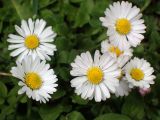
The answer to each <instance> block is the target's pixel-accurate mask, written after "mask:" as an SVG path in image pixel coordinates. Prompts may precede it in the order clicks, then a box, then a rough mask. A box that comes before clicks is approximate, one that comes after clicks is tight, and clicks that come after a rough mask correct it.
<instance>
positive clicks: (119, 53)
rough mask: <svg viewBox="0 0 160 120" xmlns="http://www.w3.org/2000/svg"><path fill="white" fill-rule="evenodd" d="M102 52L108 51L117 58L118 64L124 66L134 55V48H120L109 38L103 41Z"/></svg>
mask: <svg viewBox="0 0 160 120" xmlns="http://www.w3.org/2000/svg"><path fill="white" fill-rule="evenodd" d="M101 51H102V53H108V54H110V55H111V56H112V57H113V58H115V59H116V60H117V63H118V66H119V67H120V68H122V67H123V66H124V65H125V64H126V63H127V62H128V60H129V59H130V58H131V57H132V55H133V54H132V52H133V50H132V49H130V48H127V47H123V48H119V47H118V46H116V45H114V44H110V43H109V42H108V40H105V41H103V42H102V43H101Z"/></svg>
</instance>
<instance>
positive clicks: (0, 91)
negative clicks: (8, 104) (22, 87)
mask: <svg viewBox="0 0 160 120" xmlns="http://www.w3.org/2000/svg"><path fill="white" fill-rule="evenodd" d="M0 97H2V98H5V97H7V87H6V86H5V84H4V83H3V82H0Z"/></svg>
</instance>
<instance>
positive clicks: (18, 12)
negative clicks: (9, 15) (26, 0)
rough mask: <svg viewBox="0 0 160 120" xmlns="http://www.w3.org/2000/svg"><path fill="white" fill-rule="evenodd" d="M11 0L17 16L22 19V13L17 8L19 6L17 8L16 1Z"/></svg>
mask: <svg viewBox="0 0 160 120" xmlns="http://www.w3.org/2000/svg"><path fill="white" fill-rule="evenodd" d="M11 2H12V4H13V6H14V8H15V10H16V12H17V14H18V16H19V17H20V19H22V18H23V17H22V15H21V13H20V10H19V8H18V5H17V3H16V1H15V0H11Z"/></svg>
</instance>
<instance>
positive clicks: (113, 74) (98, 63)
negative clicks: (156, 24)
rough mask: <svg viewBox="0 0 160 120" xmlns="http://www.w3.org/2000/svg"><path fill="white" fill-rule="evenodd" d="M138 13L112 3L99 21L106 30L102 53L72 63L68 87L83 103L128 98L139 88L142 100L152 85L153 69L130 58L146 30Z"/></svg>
mask: <svg viewBox="0 0 160 120" xmlns="http://www.w3.org/2000/svg"><path fill="white" fill-rule="evenodd" d="M141 17H142V14H141V13H140V9H139V8H137V7H136V6H132V4H131V3H129V2H127V1H126V2H125V1H122V2H114V3H113V5H110V6H109V8H107V9H106V11H105V17H100V21H101V22H102V26H104V27H106V28H107V36H108V37H109V39H108V40H104V41H102V43H101V53H102V54H101V53H100V52H99V51H96V52H95V55H94V57H93V58H92V56H91V53H90V52H84V53H81V55H78V56H77V57H76V58H75V60H74V62H73V63H71V67H72V69H71V71H70V74H71V75H72V76H73V77H75V78H73V79H72V80H71V87H74V88H75V93H76V94H77V95H81V97H82V98H83V99H89V100H92V99H94V100H95V101H96V102H100V101H102V100H103V101H104V100H106V99H108V98H110V97H111V93H112V94H115V96H117V97H119V96H127V95H128V94H129V93H130V92H131V90H132V89H133V88H138V89H139V92H140V94H141V95H142V96H143V95H145V94H147V93H149V92H150V85H151V84H154V79H155V76H154V75H153V72H154V69H153V68H152V67H151V65H150V63H149V62H147V61H146V60H144V59H143V58H142V59H140V58H137V57H134V58H133V59H132V57H133V47H136V46H138V45H139V44H140V43H141V41H142V40H143V39H144V36H143V35H142V34H143V33H145V28H146V26H145V25H144V20H143V19H142V18H141Z"/></svg>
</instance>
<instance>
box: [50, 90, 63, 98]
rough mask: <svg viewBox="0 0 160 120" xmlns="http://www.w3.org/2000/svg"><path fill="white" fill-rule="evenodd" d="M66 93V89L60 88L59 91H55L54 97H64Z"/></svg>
mask: <svg viewBox="0 0 160 120" xmlns="http://www.w3.org/2000/svg"><path fill="white" fill-rule="evenodd" d="M65 94H66V91H64V90H58V91H57V92H55V93H54V94H53V95H52V97H53V99H54V100H56V99H59V98H61V97H63V96H64V95H65Z"/></svg>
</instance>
